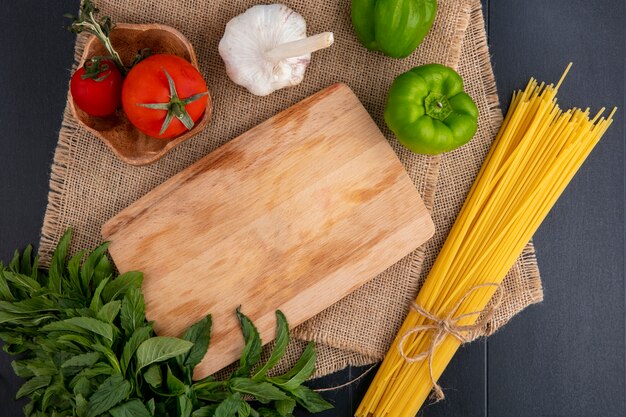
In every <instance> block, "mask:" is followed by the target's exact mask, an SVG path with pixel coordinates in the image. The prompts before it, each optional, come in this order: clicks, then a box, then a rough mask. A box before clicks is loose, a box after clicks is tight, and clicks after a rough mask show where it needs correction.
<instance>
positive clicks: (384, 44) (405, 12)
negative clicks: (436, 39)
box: [352, 0, 437, 58]
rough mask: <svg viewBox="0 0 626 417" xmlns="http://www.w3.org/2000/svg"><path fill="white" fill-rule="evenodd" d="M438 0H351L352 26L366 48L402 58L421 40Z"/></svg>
mask: <svg viewBox="0 0 626 417" xmlns="http://www.w3.org/2000/svg"><path fill="white" fill-rule="evenodd" d="M436 15H437V0H352V26H354V31H355V32H356V36H357V38H359V41H360V42H361V43H362V44H363V46H365V47H366V48H367V49H370V50H373V51H380V52H382V53H384V54H385V55H387V56H390V57H393V58H405V57H407V56H409V55H410V54H411V53H412V52H413V51H414V50H415V48H417V47H418V46H419V44H420V43H422V40H424V37H425V36H426V34H427V33H428V31H429V30H430V27H431V26H432V25H433V21H434V20H435V16H436Z"/></svg>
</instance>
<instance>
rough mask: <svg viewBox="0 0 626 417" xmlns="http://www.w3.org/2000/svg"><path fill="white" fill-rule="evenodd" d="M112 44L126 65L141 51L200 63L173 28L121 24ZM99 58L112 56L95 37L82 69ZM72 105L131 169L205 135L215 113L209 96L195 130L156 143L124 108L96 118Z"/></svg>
mask: <svg viewBox="0 0 626 417" xmlns="http://www.w3.org/2000/svg"><path fill="white" fill-rule="evenodd" d="M111 43H112V44H113V47H114V48H115V49H116V50H117V52H118V53H119V54H120V57H121V58H122V62H124V63H125V64H128V63H130V62H132V61H133V59H134V58H135V56H136V55H137V52H138V51H139V50H141V49H144V48H149V49H150V51H151V52H152V54H172V55H177V56H180V57H182V58H184V59H186V60H187V61H189V62H191V64H192V65H193V66H194V67H196V68H198V59H197V58H196V54H195V52H194V51H193V47H192V46H191V43H189V41H188V40H187V39H186V38H185V36H183V34H182V33H180V32H179V31H177V30H176V29H174V28H171V27H169V26H165V25H159V24H149V25H138V24H137V25H136V24H127V23H119V24H117V25H116V26H115V28H114V29H113V30H112V31H111ZM97 55H108V53H107V52H106V50H105V48H104V47H103V46H102V44H101V43H100V41H99V40H98V39H97V38H96V37H95V36H92V37H91V38H90V39H89V40H88V41H87V43H86V45H85V50H84V53H83V56H82V58H81V62H80V65H81V66H82V65H83V64H84V63H85V61H86V60H88V59H89V58H91V57H93V56H97ZM70 96H71V93H70ZM69 104H70V110H71V112H72V114H73V115H74V117H75V118H76V119H77V120H78V121H79V122H80V123H82V124H83V125H84V126H85V128H87V130H89V131H90V132H91V133H93V134H94V135H95V136H96V137H98V138H99V139H100V140H102V141H103V142H104V143H105V144H106V145H107V146H108V147H109V149H111V151H113V153H114V154H115V155H116V156H117V157H118V158H119V159H121V160H122V161H124V162H126V163H127V164H130V165H146V164H150V163H152V162H155V161H157V160H159V159H161V158H162V157H163V156H164V155H165V154H166V153H167V152H169V151H170V150H172V149H173V148H174V147H176V146H178V145H180V144H181V143H182V142H184V141H186V140H187V139H189V138H190V137H192V136H194V135H196V134H197V133H199V132H200V131H202V129H204V127H205V126H206V124H207V122H208V121H209V119H210V118H211V114H212V112H213V104H212V101H211V96H210V95H209V99H208V102H207V108H206V111H205V112H204V115H203V116H202V118H201V119H200V120H199V121H198V122H197V123H196V125H195V126H194V127H193V129H191V130H190V131H188V132H187V133H185V134H183V135H182V136H179V137H177V138H174V139H155V138H153V137H150V136H148V135H146V134H144V133H142V132H140V131H139V130H138V129H137V128H135V126H133V125H132V124H131V123H130V121H129V120H128V118H127V117H126V115H125V114H124V111H123V110H122V109H121V108H120V109H118V110H117V112H116V113H115V114H113V115H111V116H107V117H94V116H90V115H88V114H87V113H85V112H84V111H82V110H81V109H79V108H78V106H75V105H74V100H73V99H71V97H70V100H69Z"/></svg>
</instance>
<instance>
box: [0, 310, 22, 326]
mask: <svg viewBox="0 0 626 417" xmlns="http://www.w3.org/2000/svg"><path fill="white" fill-rule="evenodd" d="M20 318H23V317H22V316H21V315H19V314H14V313H7V312H5V311H0V324H4V323H11V324H16V322H17V320H19V319H20Z"/></svg>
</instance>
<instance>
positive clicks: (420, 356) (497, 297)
mask: <svg viewBox="0 0 626 417" xmlns="http://www.w3.org/2000/svg"><path fill="white" fill-rule="evenodd" d="M486 287H496V288H497V289H496V293H495V294H494V296H493V299H492V300H493V301H492V302H491V303H489V304H488V305H487V307H485V308H484V309H482V310H478V311H471V312H469V313H463V314H459V315H458V316H457V315H456V313H457V312H458V310H459V308H460V307H461V305H462V304H463V302H464V301H465V300H466V299H467V298H468V297H469V296H470V295H472V293H473V292H474V291H477V290H480V289H482V288H486ZM502 297H503V291H502V286H501V285H500V284H496V283H493V282H488V283H484V284H478V285H475V286H473V287H472V288H470V289H469V290H468V291H467V292H466V293H465V294H464V295H463V296H462V297H461V298H460V299H459V301H457V302H456V304H454V305H453V306H452V308H451V309H450V310H449V311H448V313H447V314H446V315H444V316H443V317H437V316H436V315H435V314H433V313H431V312H429V311H428V310H426V309H425V308H423V307H422V306H420V305H419V304H417V303H416V302H412V303H411V310H413V311H415V312H416V313H417V314H419V315H421V316H424V317H425V318H426V319H428V320H429V321H430V323H427V324H421V325H418V326H415V327H412V328H411V329H409V330H407V331H406V332H405V333H404V334H403V335H402V337H401V338H400V341H399V342H398V352H399V353H400V356H402V358H403V359H404V360H405V361H407V362H408V363H414V362H420V361H423V360H425V359H428V371H429V373H430V380H431V382H432V384H433V395H434V398H435V402H437V401H441V400H443V399H444V398H445V395H444V394H443V390H442V389H441V386H440V385H439V384H438V383H437V380H436V379H435V377H434V375H433V358H434V357H435V353H436V350H437V347H438V346H439V345H440V344H441V343H442V342H443V341H444V340H445V338H446V337H447V336H452V337H454V338H455V339H457V340H458V341H459V342H461V343H468V342H471V341H473V340H475V339H476V338H477V337H480V336H482V335H484V334H485V328H486V326H487V325H488V324H489V322H490V321H491V319H492V318H493V315H494V313H495V312H496V311H497V309H498V307H500V304H502ZM470 317H477V318H478V319H477V320H476V322H475V323H474V324H469V325H461V324H459V323H460V322H461V321H463V320H465V319H467V318H470ZM423 332H431V333H432V339H431V342H430V344H429V345H428V348H427V349H425V350H424V351H422V352H420V353H417V354H415V355H413V356H411V355H409V354H407V353H406V351H405V348H404V345H405V343H406V341H407V340H408V338H410V337H411V336H414V335H416V334H418V333H423Z"/></svg>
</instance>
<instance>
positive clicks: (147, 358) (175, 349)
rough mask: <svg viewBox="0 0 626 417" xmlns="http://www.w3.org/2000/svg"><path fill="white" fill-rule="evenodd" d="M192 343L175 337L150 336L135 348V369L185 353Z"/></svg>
mask: <svg viewBox="0 0 626 417" xmlns="http://www.w3.org/2000/svg"><path fill="white" fill-rule="evenodd" d="M192 346H193V343H191V342H188V341H186V340H182V339H177V338H175V337H164V336H159V337H152V338H150V339H148V340H146V341H144V342H143V343H142V344H141V345H139V347H138V348H137V353H136V355H137V370H139V369H141V368H143V367H145V366H148V365H151V364H153V363H155V362H162V361H165V360H167V359H170V358H173V357H176V356H178V355H182V354H184V353H187V352H188V351H189V349H191V347H192Z"/></svg>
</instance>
